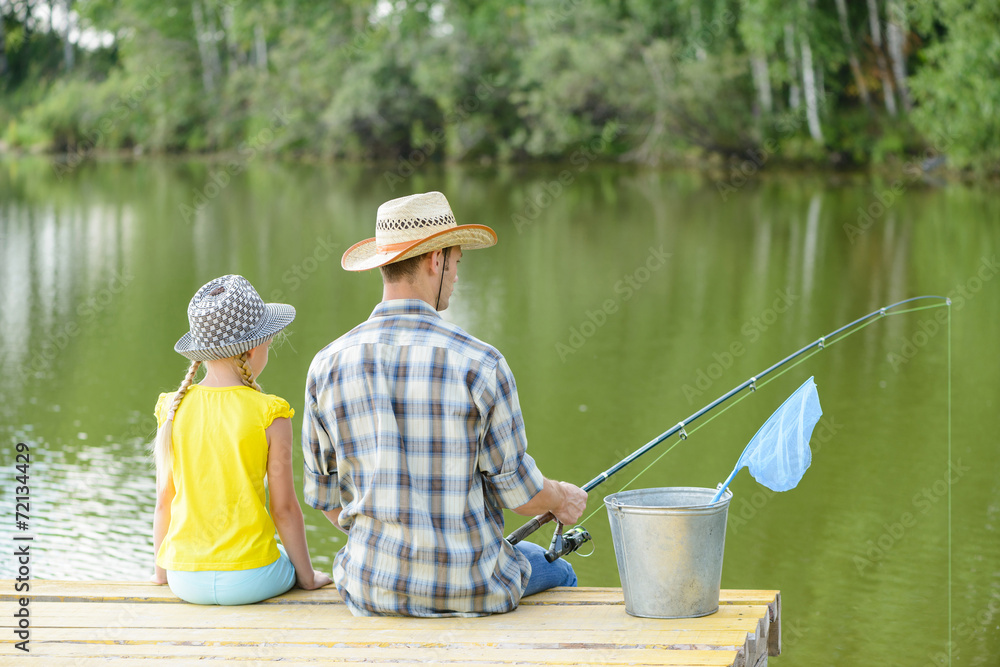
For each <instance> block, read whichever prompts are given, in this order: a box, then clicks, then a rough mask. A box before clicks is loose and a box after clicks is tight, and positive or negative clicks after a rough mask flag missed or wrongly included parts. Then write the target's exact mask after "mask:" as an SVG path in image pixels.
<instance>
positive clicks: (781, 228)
mask: <svg viewBox="0 0 1000 667" xmlns="http://www.w3.org/2000/svg"><path fill="white" fill-rule="evenodd" d="M225 170H226V163H225V162H224V161H222V162H220V161H216V162H190V161H153V160H150V161H139V162H111V163H97V164H84V165H80V166H77V167H76V168H74V169H71V170H68V171H67V172H65V173H63V172H62V170H60V171H57V170H54V169H53V168H52V166H51V165H50V164H49V163H48V162H47V161H45V160H41V159H30V160H29V159H24V160H19V161H7V162H0V242H2V249H0V363H2V375H0V435H2V438H0V456H2V458H0V461H2V468H0V470H2V472H0V481H2V483H3V486H2V487H0V506H2V507H3V516H4V517H5V518H4V520H3V521H2V525H0V551H2V552H6V551H9V549H8V548H7V547H8V546H9V545H11V544H13V542H12V536H13V534H14V533H15V532H18V531H17V530H16V528H15V523H14V498H13V496H14V491H13V489H14V485H15V482H14V476H15V474H16V471H15V469H14V463H15V461H14V457H15V445H16V443H17V442H24V443H26V444H27V445H29V447H30V451H31V469H30V470H31V477H30V482H31V484H30V486H31V513H30V514H31V518H30V532H31V533H32V534H34V535H35V536H36V539H35V543H34V547H33V549H34V550H35V551H34V560H33V561H32V576H34V577H38V578H61V579H116V580H129V579H136V580H137V579H145V578H146V577H148V576H149V574H150V573H151V568H152V538H151V513H152V507H153V486H154V484H153V473H152V471H151V469H150V465H149V462H148V460H147V458H146V454H145V446H146V443H147V442H148V441H149V439H150V438H151V436H152V434H153V430H154V428H155V423H154V422H153V419H152V416H151V414H150V413H151V411H152V408H153V404H154V401H155V399H156V396H157V394H158V393H159V392H161V391H167V390H170V389H172V388H174V387H176V385H177V384H178V382H179V381H180V380H181V377H182V375H183V372H184V369H185V367H186V363H185V360H184V359H183V358H181V357H180V356H179V355H177V354H175V353H174V352H173V351H172V347H173V344H174V342H175V341H176V340H177V338H179V337H180V336H181V334H183V333H184V331H185V330H186V326H187V323H186V316H185V308H186V306H187V302H188V300H189V299H190V297H191V295H192V294H193V293H194V291H195V290H196V289H197V288H198V287H199V286H200V285H202V284H203V283H205V282H206V281H208V280H209V279H211V278H213V277H216V276H218V275H221V274H225V273H240V274H243V275H244V276H246V277H247V278H248V279H249V280H250V281H251V282H252V283H253V284H254V285H255V286H256V287H257V288H258V290H259V291H260V292H261V294H262V295H263V296H264V298H265V299H266V300H273V301H283V302H287V303H291V304H293V305H294V306H295V307H296V309H297V311H298V318H297V319H296V320H295V322H294V323H293V325H292V326H291V327H290V328H289V330H288V331H289V334H290V335H289V337H288V339H287V340H286V341H285V342H284V343H283V344H282V345H281V346H279V347H278V348H277V349H276V350H275V351H274V352H272V355H271V361H270V364H269V365H268V367H267V369H266V371H265V373H264V374H263V375H262V377H261V384H262V385H263V386H264V388H265V390H267V391H269V392H272V393H276V394H279V395H281V396H284V397H286V398H287V399H288V400H289V401H290V402H291V404H292V405H293V407H295V408H296V409H297V410H298V409H300V408H301V405H302V394H303V381H304V377H305V372H306V369H307V367H308V364H309V361H310V360H311V358H312V355H313V354H314V353H315V352H316V351H317V350H319V349H320V348H321V347H323V346H324V345H325V344H326V343H328V342H329V341H331V340H333V339H334V338H336V337H337V336H339V335H340V334H342V333H344V332H345V331H347V330H348V329H350V328H351V327H353V326H354V325H355V324H357V323H358V322H360V321H361V320H363V319H365V318H366V317H367V316H368V314H369V313H370V312H371V309H372V308H373V306H374V305H375V303H376V302H377V301H378V299H379V298H380V296H381V283H380V280H379V276H378V274H377V272H375V273H367V274H350V273H347V272H345V271H343V270H342V269H341V268H340V255H341V254H342V253H343V251H344V250H345V249H346V248H348V247H349V246H350V245H351V244H353V243H355V242H356V241H359V240H361V239H363V238H366V237H368V236H370V235H372V233H373V229H374V218H375V210H376V208H377V207H378V205H379V204H380V203H382V202H383V201H385V200H387V199H390V198H392V197H396V196H400V195H403V194H409V193H411V192H420V191H427V190H441V191H443V192H445V193H446V194H447V196H448V198H449V199H450V201H451V204H452V207H453V209H454V212H455V215H456V217H457V219H458V221H459V222H460V223H479V224H486V225H490V226H492V227H493V228H495V229H496V231H497V233H498V235H499V238H500V242H499V244H498V245H497V246H496V247H494V248H491V249H489V250H483V251H475V252H469V253H467V255H466V256H465V257H464V258H463V261H462V265H461V271H460V274H459V275H460V280H459V283H458V286H457V291H456V295H455V296H454V297H453V298H452V304H453V305H452V307H451V308H450V309H449V310H448V311H447V312H446V314H445V316H446V317H447V318H448V319H450V320H452V321H454V322H457V323H458V324H460V325H461V326H462V327H464V328H465V329H466V330H467V331H469V332H471V333H472V334H474V335H476V336H478V337H480V338H483V339H485V340H487V341H489V342H490V343H492V344H494V345H496V346H497V347H498V348H499V349H500V350H501V351H502V352H503V353H504V355H505V356H506V357H507V359H508V361H509V363H510V366H511V368H512V369H513V371H514V373H515V375H516V378H517V382H518V390H519V394H520V399H521V405H522V408H523V411H524V415H525V421H526V424H527V430H528V437H529V441H530V443H531V444H530V448H529V451H530V452H531V453H532V454H533V455H534V457H535V459H536V460H537V461H538V463H539V465H540V467H541V468H542V470H543V472H544V473H545V474H547V475H548V476H550V477H554V478H558V479H565V480H569V481H573V482H576V483H579V484H582V483H583V482H585V481H587V480H589V479H591V478H592V477H594V476H595V475H597V474H598V473H599V472H601V471H602V470H604V469H606V468H608V467H610V466H611V465H612V464H614V463H615V462H617V461H618V460H620V459H621V458H623V457H624V456H626V455H627V454H629V453H630V452H631V451H633V450H635V449H637V448H638V447H640V446H641V445H643V444H644V443H646V442H647V441H649V440H650V439H652V438H654V437H655V436H657V435H658V434H659V433H661V432H663V431H665V430H667V429H668V428H670V427H671V426H673V425H674V424H676V423H677V422H679V421H681V420H682V419H685V418H686V417H687V416H688V415H690V414H692V413H693V412H695V411H696V410H697V409H698V408H700V407H702V406H703V405H705V404H707V403H709V402H710V401H711V400H713V399H714V398H716V397H717V396H720V395H721V394H723V393H724V392H726V391H728V390H729V389H731V388H732V387H734V386H736V385H737V384H739V383H740V382H742V381H744V380H746V379H747V378H749V377H751V376H753V375H754V374H755V373H758V372H759V371H761V370H763V369H764V368H767V367H768V366H770V365H771V364H772V363H774V362H776V361H778V360H779V359H781V358H783V357H784V356H786V355H787V354H789V353H791V352H792V351H794V350H796V349H798V348H799V347H801V346H803V345H805V344H807V343H809V342H812V341H814V340H816V339H817V338H819V337H820V336H821V335H823V334H825V333H827V332H829V331H831V330H833V329H835V328H837V327H839V326H841V325H843V324H845V323H847V322H849V321H851V320H853V319H855V318H857V317H860V316H862V315H865V314H867V313H869V312H872V311H874V310H877V309H878V308H880V307H882V306H884V305H887V304H890V303H892V302H895V301H899V300H902V299H906V298H909V297H914V296H920V295H924V294H931V295H941V296H950V297H951V299H952V305H951V307H950V309H949V308H948V307H947V306H939V307H937V308H933V309H928V310H922V311H918V312H913V313H908V314H904V315H893V316H888V317H885V318H884V319H880V320H878V321H876V322H874V323H873V324H872V325H871V326H868V327H867V328H865V329H864V330H862V331H860V332H859V333H857V334H855V335H853V336H851V337H849V338H847V339H845V340H843V341H841V342H838V343H836V344H835V345H832V346H829V347H828V348H827V349H825V350H824V351H823V352H821V353H819V354H817V355H815V356H813V357H811V358H810V359H808V360H807V361H805V362H804V363H802V364H800V365H799V366H796V367H795V368H793V369H791V370H789V371H788V372H787V373H785V374H784V375H782V376H781V377H779V378H777V379H775V380H773V381H771V382H769V383H767V384H763V385H762V386H761V388H760V390H758V391H757V392H756V393H754V394H749V393H747V397H746V398H745V399H744V400H742V401H740V402H739V403H738V404H735V405H733V406H732V407H731V408H730V409H729V410H727V411H726V412H725V413H721V410H716V411H713V412H712V413H709V415H706V417H705V418H703V419H702V420H700V421H698V422H695V423H694V424H691V425H689V426H688V427H687V430H688V432H689V433H690V434H691V435H690V437H689V439H687V440H686V441H683V442H680V443H679V444H676V443H678V442H679V441H678V440H677V439H676V438H671V439H669V440H668V441H666V442H665V443H664V444H663V445H662V446H661V448H660V450H657V452H654V453H653V454H650V455H648V456H647V457H645V458H643V459H641V460H640V461H639V462H638V463H636V464H635V465H634V466H632V467H630V468H628V469H626V470H625V471H624V472H622V473H620V474H619V475H618V476H616V477H614V478H612V480H611V481H609V482H607V483H606V484H604V485H602V486H601V487H599V488H598V489H597V490H595V491H594V492H592V493H591V500H590V504H589V507H588V514H591V513H592V512H593V515H592V516H591V517H590V518H589V519H588V520H587V521H586V523H585V525H586V526H587V528H588V529H589V530H590V531H591V533H592V534H593V535H594V538H595V540H594V547H595V550H594V553H593V555H592V556H590V557H589V558H586V559H584V558H580V557H578V556H571V557H570V561H571V562H572V563H573V565H574V566H575V567H576V569H577V572H578V574H579V577H580V581H581V584H582V585H587V586H617V585H619V580H618V572H617V567H616V563H615V556H614V551H613V548H612V544H611V539H610V532H609V527H608V519H607V515H606V513H605V511H604V509H603V503H602V498H603V497H604V496H605V495H607V494H610V493H614V492H616V491H618V490H619V489H621V488H622V487H623V486H624V485H625V483H626V482H628V481H629V480H631V479H632V477H633V476H634V475H635V474H637V473H639V472H640V471H641V470H642V469H643V468H645V467H646V466H647V465H648V464H650V463H652V462H653V459H654V458H656V456H657V454H658V452H659V451H665V450H667V449H668V448H670V449H669V452H667V453H666V454H665V455H664V456H663V458H662V459H660V460H659V461H658V462H657V463H655V465H653V466H652V467H651V468H650V469H649V470H648V471H647V472H645V473H644V474H643V475H642V476H640V477H639V478H638V479H637V480H636V481H635V482H634V483H633V484H632V488H644V487H660V486H705V487H714V486H715V485H716V484H718V483H719V482H721V481H722V480H723V479H724V478H725V477H726V475H727V474H728V473H729V471H730V469H731V468H732V466H733V464H734V463H735V461H736V459H737V458H738V456H739V454H740V452H741V450H742V449H743V447H744V445H745V444H746V443H747V442H748V441H749V439H750V438H751V437H752V436H753V434H754V432H755V431H756V430H757V428H758V427H759V426H760V425H761V424H762V423H763V421H764V420H765V419H766V418H767V416H768V415H770V413H771V412H772V411H773V410H774V409H776V408H777V406H778V405H779V404H780V403H781V402H782V401H783V400H784V398H785V397H786V396H787V395H788V394H789V393H791V391H792V390H793V389H794V388H795V387H797V386H798V385H799V384H801V383H802V382H803V381H804V380H805V379H806V378H807V377H809V376H815V379H816V384H817V385H818V387H819V394H820V400H821V403H822V406H823V411H824V418H823V420H822V421H821V422H820V425H819V426H818V427H817V430H816V432H815V433H814V436H813V440H812V449H813V463H812V467H811V468H810V469H809V470H808V472H807V473H806V474H805V477H804V478H803V480H802V482H801V483H800V484H799V486H798V487H797V488H796V489H794V490H791V491H788V492H785V493H781V494H774V493H772V492H769V491H768V490H767V489H764V488H763V487H761V486H759V485H757V484H756V483H755V482H754V481H753V480H752V479H751V478H750V476H749V475H748V474H747V472H746V471H744V472H742V473H741V474H740V475H739V476H738V477H737V479H736V481H735V483H734V484H733V485H732V489H733V491H734V493H735V496H734V498H733V500H732V504H731V506H730V510H729V524H728V533H727V535H726V552H725V565H724V571H723V576H722V585H723V587H725V588H766V589H780V590H781V592H782V604H783V607H782V614H783V617H782V643H783V655H782V656H781V657H780V658H778V659H776V664H782V665H785V664H787V665H846V664H866V665H936V664H947V658H946V657H945V656H946V655H947V651H948V646H947V642H948V640H949V637H951V639H952V640H953V642H954V644H953V646H952V658H953V664H955V665H996V664H998V663H997V657H996V655H997V653H998V652H1000V555H998V554H1000V533H998V530H997V529H998V526H997V523H998V521H1000V482H998V479H1000V456H998V453H997V452H998V448H997V444H998V437H997V425H998V419H997V411H998V404H1000V366H998V362H997V352H996V347H997V338H998V332H1000V288H998V286H1000V280H997V279H996V277H997V273H998V272H1000V265H998V261H997V252H998V245H1000V225H998V223H1000V199H998V197H997V196H996V194H995V193H993V192H987V191H980V190H973V189H967V188H964V187H961V186H950V187H931V186H928V185H927V184H925V183H922V182H920V181H915V180H904V181H900V182H899V183H897V184H896V185H897V187H896V193H892V185H893V183H892V182H891V181H886V182H877V181H869V180H867V179H861V178H852V179H846V180H839V181H831V179H820V178H815V177H805V176H801V177H793V176H767V177H764V176H761V175H757V176H755V177H754V178H752V179H751V180H750V181H749V182H748V183H747V184H745V185H743V186H742V187H739V188H736V189H735V191H729V190H727V191H726V193H725V197H724V196H723V194H721V193H720V189H719V187H718V184H717V183H716V181H715V180H713V177H711V176H707V175H701V174H692V173H686V172H668V171H642V170H634V169H625V168H613V167H598V166H595V165H564V166H561V165H553V166H550V167H544V168H543V167H538V168H531V169H527V168H515V167H508V168H500V169H475V168H462V169H459V168H449V169H429V170H427V171H425V172H422V173H420V174H417V175H415V176H413V177H411V178H408V179H406V180H405V181H404V182H403V183H397V182H396V180H395V179H387V178H386V172H385V171H384V170H383V169H379V168H374V167H354V166H307V165H285V164H274V163H266V162H263V161H259V162H254V163H251V164H246V165H240V169H239V170H238V173H235V174H230V173H225ZM390 183H392V184H393V185H394V189H393V188H391V187H390ZM886 193H889V195H887V194H886ZM890 195H891V196H890ZM859 209H861V210H862V211H866V212H867V213H866V215H864V216H860V219H859ZM845 225H846V227H845ZM941 303H943V302H941V301H932V300H928V301H925V302H920V303H917V304H915V305H917V306H921V305H928V306H932V305H939V304H941ZM949 315H950V326H949ZM949 356H950V364H951V378H950V382H949ZM949 406H950V412H949ZM720 413H721V414H720ZM709 417H715V418H714V419H712V420H711V421H710V422H707V420H708V418H709ZM296 421H297V420H296ZM706 422H707V423H706ZM949 424H950V438H949ZM297 433H298V424H296V434H297ZM296 437H297V436H296ZM674 445H676V446H674ZM297 455H298V454H297ZM298 456H299V460H301V457H300V455H298ZM949 466H950V468H949ZM949 480H950V482H949ZM305 514H306V523H307V529H308V535H309V541H310V549H311V552H312V555H313V558H314V562H315V563H316V564H317V566H318V567H322V568H324V569H329V567H330V565H331V563H332V558H333V555H334V554H335V552H336V550H337V549H338V548H340V546H342V544H343V536H342V534H340V533H339V532H338V531H336V530H334V529H333V528H332V527H331V526H330V525H329V524H328V523H327V521H326V519H325V518H323V517H322V515H321V514H319V513H318V512H316V511H314V510H312V509H311V508H308V507H307V508H305ZM509 518H510V525H511V527H513V526H515V525H517V523H516V522H517V521H520V519H516V518H515V517H514V516H513V515H511V516H510V517H509ZM548 536H549V531H541V532H540V533H539V534H538V536H537V537H538V540H539V541H540V542H546V543H547V539H548ZM4 545H7V546H4ZM586 550H589V548H587V549H586ZM13 573H14V559H13V558H12V557H9V556H5V557H2V558H0V578H2V579H9V578H11V577H12V576H13Z"/></svg>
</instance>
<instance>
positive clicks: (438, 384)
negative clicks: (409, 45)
mask: <svg viewBox="0 0 1000 667" xmlns="http://www.w3.org/2000/svg"><path fill="white" fill-rule="evenodd" d="M495 243H496V234H495V233H494V232H493V230H492V229H490V228H489V227H485V226H483V225H461V226H459V225H457V224H456V222H455V218H454V216H453V215H452V212H451V208H450V206H449V205H448V201H447V199H445V197H444V195H442V194H441V193H439V192H429V193H426V194H418V195H411V196H408V197H402V198H399V199H394V200H392V201H389V202H386V203H385V204H383V205H382V206H380V207H379V209H378V214H377V217H376V222H375V237H374V238H371V239H368V240H366V241H362V242H360V243H358V244H355V245H354V246H352V247H351V248H349V249H348V250H347V252H345V253H344V257H343V259H342V261H341V265H342V266H343V267H344V268H345V269H347V270H348V271H363V270H367V269H373V268H376V267H378V268H380V270H381V272H382V279H383V285H384V287H383V294H382V302H381V303H379V304H378V305H377V306H376V307H375V310H374V311H373V312H372V314H371V316H370V317H369V318H368V320H367V321H366V322H363V323H362V324H360V325H358V326H357V327H355V328H354V329H353V330H351V331H349V332H348V333H346V334H344V335H343V336H341V337H340V338H339V339H337V340H336V341H334V342H333V343H331V344H330V345H328V346H327V347H326V348H324V349H323V350H321V351H320V352H319V353H318V354H317V355H316V357H315V358H314V359H313V362H312V365H311V366H310V368H309V375H308V379H307V383H306V397H305V411H304V412H305V415H304V418H303V427H302V447H303V453H304V457H305V475H304V487H305V499H306V502H308V503H309V504H310V505H311V506H313V507H315V508H317V509H320V510H322V511H323V512H324V514H326V516H327V518H329V519H330V521H331V522H333V524H334V525H336V526H338V527H339V528H341V529H342V530H344V531H345V532H347V535H348V537H347V546H345V547H344V548H343V549H341V550H340V552H339V553H338V554H337V557H336V560H335V561H334V565H333V579H334V582H335V583H336V585H337V589H338V590H339V591H340V593H341V595H342V596H343V598H344V600H345V602H346V603H347V606H348V608H349V609H350V610H351V611H352V612H353V613H354V614H356V615H379V614H386V615H405V616H482V615H486V614H493V613H501V612H506V611H510V610H511V609H514V608H515V607H516V606H517V604H518V602H519V601H520V599H521V597H522V596H524V595H530V594H533V593H535V592H538V591H540V590H544V589H546V588H551V587H553V586H575V585H576V575H575V574H574V573H573V568H572V567H571V566H570V565H569V564H568V563H566V562H565V561H563V560H557V561H556V562H555V563H548V562H547V561H546V560H545V558H544V550H543V549H542V548H541V547H539V546H538V545H535V544H530V543H526V542H522V543H519V544H518V545H517V546H516V547H514V546H511V545H510V543H508V542H507V541H506V540H505V539H504V537H503V536H504V525H503V511H502V508H504V507H507V508H510V509H512V510H514V511H515V512H517V513H518V514H522V515H525V516H532V515H535V514H542V513H545V512H549V511H550V512H552V513H553V514H554V515H555V517H556V518H557V519H559V520H560V521H562V522H563V523H565V524H573V523H575V522H576V521H577V520H578V519H579V518H580V516H581V514H582V513H583V510H584V508H585V506H586V501H587V494H586V493H585V492H584V491H583V490H582V489H580V488H578V487H576V486H574V485H572V484H567V483H565V482H556V481H553V480H548V479H545V478H544V477H543V476H542V474H541V473H540V472H539V470H538V468H537V467H536V465H535V462H534V460H533V459H532V458H531V456H529V455H528V454H527V453H526V451H525V448H526V446H527V442H526V439H525V433H524V422H523V420H522V417H521V409H520V406H519V404H518V399H517V388H516V387H515V384H514V376H513V375H512V373H511V371H510V368H509V367H508V366H507V362H506V360H504V358H503V356H502V355H501V354H500V353H499V352H498V351H497V350H496V349H495V348H494V347H492V346H490V345H487V344H486V343H484V342H482V341H480V340H478V339H476V338H474V337H473V336H470V335H469V334H467V333H466V332H464V331H463V330H462V329H460V328H459V327H457V326H455V325H454V324H451V323H449V322H446V321H445V320H444V319H442V318H441V316H440V315H439V314H438V312H437V311H440V310H444V309H445V308H447V307H448V303H449V301H450V300H451V295H452V291H453V290H454V287H455V282H456V281H457V280H458V263H459V261H460V260H461V259H462V254H463V251H464V250H471V249H477V248H486V247H489V246H491V245H493V244H495Z"/></svg>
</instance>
